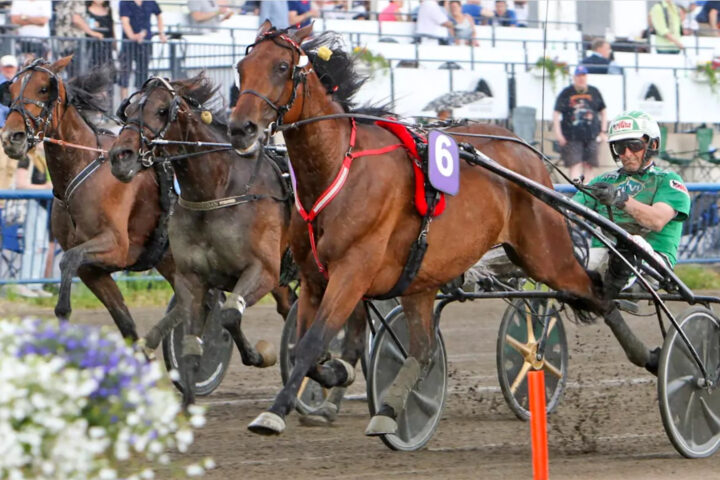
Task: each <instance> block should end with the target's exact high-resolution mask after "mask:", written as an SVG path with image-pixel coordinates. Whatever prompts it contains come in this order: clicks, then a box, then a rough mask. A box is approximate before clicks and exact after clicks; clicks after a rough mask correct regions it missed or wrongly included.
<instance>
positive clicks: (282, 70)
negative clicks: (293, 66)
mask: <svg viewBox="0 0 720 480" xmlns="http://www.w3.org/2000/svg"><path fill="white" fill-rule="evenodd" d="M289 68H290V65H288V64H287V62H282V63H281V64H280V65H278V71H279V72H280V73H285V72H287V71H288V69H289Z"/></svg>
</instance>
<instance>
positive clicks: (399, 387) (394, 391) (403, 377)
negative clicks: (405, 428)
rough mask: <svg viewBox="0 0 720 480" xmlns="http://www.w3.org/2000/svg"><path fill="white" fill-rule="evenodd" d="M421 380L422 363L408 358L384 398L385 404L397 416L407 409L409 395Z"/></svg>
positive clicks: (413, 358)
mask: <svg viewBox="0 0 720 480" xmlns="http://www.w3.org/2000/svg"><path fill="white" fill-rule="evenodd" d="M419 378H420V363H419V362H418V361H417V360H416V359H415V357H408V358H406V359H405V363H404V364H403V366H402V368H400V371H399V372H398V374H397V377H395V381H393V383H392V385H391V386H390V388H389V389H388V391H387V393H386V394H385V398H383V403H384V404H385V405H387V406H388V407H390V408H392V409H393V412H394V413H395V415H396V416H397V414H398V413H400V412H402V411H403V410H404V409H405V402H407V398H408V395H410V391H411V390H412V389H413V387H414V386H415V384H416V383H417V381H418V379H419Z"/></svg>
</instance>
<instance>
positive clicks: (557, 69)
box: [535, 57, 570, 90]
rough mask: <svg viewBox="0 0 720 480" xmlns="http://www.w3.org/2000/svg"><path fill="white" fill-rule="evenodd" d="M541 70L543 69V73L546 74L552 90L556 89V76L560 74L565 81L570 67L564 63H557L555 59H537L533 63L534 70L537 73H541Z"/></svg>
mask: <svg viewBox="0 0 720 480" xmlns="http://www.w3.org/2000/svg"><path fill="white" fill-rule="evenodd" d="M543 68H544V69H545V72H547V75H548V77H549V78H550V84H551V85H552V88H553V90H555V89H556V85H557V78H558V74H560V75H561V76H562V77H563V79H567V77H568V76H569V75H570V67H569V66H568V64H567V63H566V62H561V61H559V60H558V59H557V58H555V59H552V58H550V57H540V58H538V59H537V61H536V62H535V69H536V70H537V71H542V70H543Z"/></svg>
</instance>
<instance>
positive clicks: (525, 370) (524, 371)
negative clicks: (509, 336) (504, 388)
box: [510, 362, 532, 395]
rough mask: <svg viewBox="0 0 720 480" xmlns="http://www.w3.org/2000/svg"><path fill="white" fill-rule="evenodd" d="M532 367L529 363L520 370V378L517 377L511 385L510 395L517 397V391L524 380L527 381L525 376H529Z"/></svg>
mask: <svg viewBox="0 0 720 480" xmlns="http://www.w3.org/2000/svg"><path fill="white" fill-rule="evenodd" d="M531 366H532V365H531V364H530V363H529V362H525V363H523V366H522V368H521V369H520V372H519V373H518V376H517V377H515V381H514V382H513V383H512V385H510V393H512V394H513V395H515V392H516V391H517V389H518V387H519V386H520V384H521V383H522V381H523V380H525V376H526V375H527V373H528V371H529V370H530V367H531Z"/></svg>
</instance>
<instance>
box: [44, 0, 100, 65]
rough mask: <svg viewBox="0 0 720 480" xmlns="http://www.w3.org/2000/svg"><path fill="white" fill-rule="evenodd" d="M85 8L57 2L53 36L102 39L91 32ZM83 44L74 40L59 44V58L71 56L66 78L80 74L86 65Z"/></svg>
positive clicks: (78, 4) (79, 5) (80, 3)
mask: <svg viewBox="0 0 720 480" xmlns="http://www.w3.org/2000/svg"><path fill="white" fill-rule="evenodd" d="M86 14H87V8H86V5H85V2H59V3H58V4H57V5H56V6H55V35H57V36H58V37H65V38H85V36H86V35H88V36H90V37H94V38H102V34H100V33H97V32H95V31H93V30H92V29H91V28H90V25H88V23H87V21H86V16H85V15H86ZM84 47H85V45H84V43H83V42H78V41H75V40H64V41H61V42H60V56H61V57H65V56H67V55H73V54H74V55H73V59H72V62H70V64H69V65H68V66H67V67H66V69H65V71H67V74H68V77H74V76H76V75H79V74H80V73H82V72H83V71H84V70H85V68H86V67H87V65H82V63H83V61H87V59H86V58H85V56H84V55H83V52H84Z"/></svg>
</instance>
